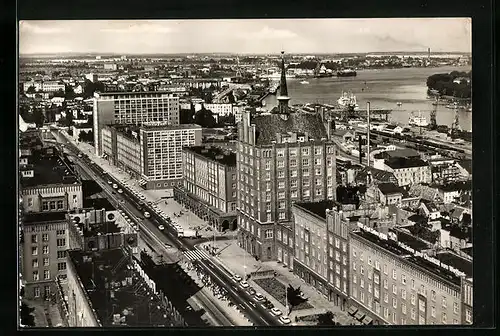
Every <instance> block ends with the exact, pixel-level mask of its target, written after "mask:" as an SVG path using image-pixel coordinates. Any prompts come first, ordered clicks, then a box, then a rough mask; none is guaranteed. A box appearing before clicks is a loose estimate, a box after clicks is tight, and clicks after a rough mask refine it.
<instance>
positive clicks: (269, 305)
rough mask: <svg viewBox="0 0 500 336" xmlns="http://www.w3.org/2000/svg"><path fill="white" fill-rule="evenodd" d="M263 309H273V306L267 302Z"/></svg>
mask: <svg viewBox="0 0 500 336" xmlns="http://www.w3.org/2000/svg"><path fill="white" fill-rule="evenodd" d="M264 307H266V308H267V309H273V308H274V305H273V304H272V303H271V302H270V301H268V302H267V303H266V304H265V305H264Z"/></svg>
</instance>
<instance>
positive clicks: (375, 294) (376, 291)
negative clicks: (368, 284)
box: [373, 287, 380, 299]
mask: <svg viewBox="0 0 500 336" xmlns="http://www.w3.org/2000/svg"><path fill="white" fill-rule="evenodd" d="M373 296H374V297H375V298H376V299H378V298H379V297H380V291H379V289H378V288H377V287H374V288H373Z"/></svg>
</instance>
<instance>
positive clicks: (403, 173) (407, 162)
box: [373, 157, 432, 186]
mask: <svg viewBox="0 0 500 336" xmlns="http://www.w3.org/2000/svg"><path fill="white" fill-rule="evenodd" d="M373 166H374V167H375V168H377V169H381V170H385V171H389V172H392V173H393V174H394V176H395V177H396V179H397V181H398V185H399V186H406V185H411V184H418V183H431V182H432V174H431V168H430V166H429V165H428V164H427V162H425V161H423V160H421V159H418V158H404V157H391V158H389V159H377V160H375V161H374V164H373Z"/></svg>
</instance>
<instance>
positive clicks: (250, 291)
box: [248, 287, 256, 295]
mask: <svg viewBox="0 0 500 336" xmlns="http://www.w3.org/2000/svg"><path fill="white" fill-rule="evenodd" d="M248 293H249V294H250V295H254V294H255V293H256V291H255V289H253V287H250V288H248Z"/></svg>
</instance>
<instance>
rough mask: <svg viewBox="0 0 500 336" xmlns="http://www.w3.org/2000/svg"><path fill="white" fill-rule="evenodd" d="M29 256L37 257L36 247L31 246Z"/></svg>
mask: <svg viewBox="0 0 500 336" xmlns="http://www.w3.org/2000/svg"><path fill="white" fill-rule="evenodd" d="M31 255H34V256H36V255H38V247H37V246H33V247H31Z"/></svg>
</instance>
